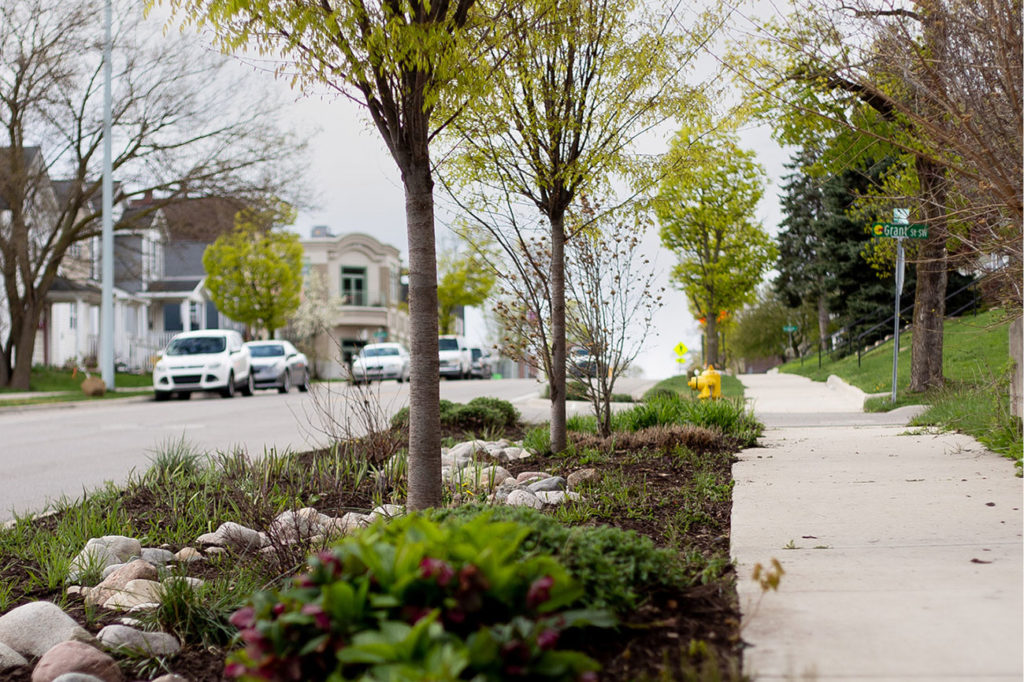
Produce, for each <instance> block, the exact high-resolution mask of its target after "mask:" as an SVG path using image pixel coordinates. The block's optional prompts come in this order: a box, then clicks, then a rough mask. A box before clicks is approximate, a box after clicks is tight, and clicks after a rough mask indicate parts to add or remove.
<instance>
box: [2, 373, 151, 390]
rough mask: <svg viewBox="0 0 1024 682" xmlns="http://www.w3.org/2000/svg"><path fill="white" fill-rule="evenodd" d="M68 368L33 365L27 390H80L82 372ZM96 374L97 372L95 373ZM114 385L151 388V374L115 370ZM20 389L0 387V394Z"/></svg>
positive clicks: (119, 387)
mask: <svg viewBox="0 0 1024 682" xmlns="http://www.w3.org/2000/svg"><path fill="white" fill-rule="evenodd" d="M72 374H73V371H72V370H70V369H57V368H55V367H39V366H37V367H33V368H32V376H31V377H30V378H29V390H30V391H38V392H40V393H50V392H54V391H81V390H82V380H84V379H85V374H84V373H83V372H78V373H77V374H75V375H74V376H72ZM97 374H98V373H97ZM114 386H115V387H117V388H118V389H122V388H152V387H153V375H151V374H127V373H124V372H117V373H115V374H114ZM22 392H23V391H21V390H20V389H14V388H0V395H2V394H4V393H22Z"/></svg>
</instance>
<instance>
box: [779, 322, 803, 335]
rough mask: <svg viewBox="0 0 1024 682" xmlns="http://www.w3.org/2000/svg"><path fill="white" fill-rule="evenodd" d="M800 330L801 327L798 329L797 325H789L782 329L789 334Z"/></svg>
mask: <svg viewBox="0 0 1024 682" xmlns="http://www.w3.org/2000/svg"><path fill="white" fill-rule="evenodd" d="M799 328H800V327H797V326H796V325H795V324H787V325H786V326H785V327H783V328H782V331H784V332H786V333H787V334H792V333H793V332H795V331H796V330H797V329H799Z"/></svg>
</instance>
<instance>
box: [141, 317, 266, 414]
mask: <svg viewBox="0 0 1024 682" xmlns="http://www.w3.org/2000/svg"><path fill="white" fill-rule="evenodd" d="M253 389H254V386H253V376H252V371H251V370H250V360H249V350H248V349H247V348H246V347H245V346H244V345H243V344H242V335H241V334H239V333H238V332H236V331H233V330H230V329H205V330H203V331H197V332H185V333H183V334H178V335H177V336H175V337H174V338H173V339H171V342H170V343H169V344H167V348H165V349H164V352H163V353H162V354H161V355H160V359H159V360H158V361H157V363H156V367H154V368H153V392H154V394H155V395H156V399H157V400H167V399H168V398H170V397H171V394H172V393H175V394H177V395H178V396H179V397H182V398H188V397H189V396H190V395H191V394H192V393H193V392H195V391H216V392H217V393H220V394H221V395H222V396H224V397H225V398H231V397H233V396H234V395H235V391H236V390H240V391H241V392H242V394H243V395H252V394H253Z"/></svg>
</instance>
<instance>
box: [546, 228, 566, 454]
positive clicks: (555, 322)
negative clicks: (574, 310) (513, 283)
mask: <svg viewBox="0 0 1024 682" xmlns="http://www.w3.org/2000/svg"><path fill="white" fill-rule="evenodd" d="M550 279H551V282H550V284H551V377H550V383H551V450H552V451H553V452H562V451H564V450H565V448H566V445H567V442H568V437H567V435H566V425H565V225H564V215H563V214H561V213H555V214H553V215H552V216H551V277H550Z"/></svg>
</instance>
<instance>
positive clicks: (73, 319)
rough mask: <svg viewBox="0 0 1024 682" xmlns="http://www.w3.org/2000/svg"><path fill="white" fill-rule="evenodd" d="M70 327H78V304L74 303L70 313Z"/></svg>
mask: <svg viewBox="0 0 1024 682" xmlns="http://www.w3.org/2000/svg"><path fill="white" fill-rule="evenodd" d="M68 328H69V329H78V304H77V303H72V304H71V306H70V309H69V314H68Z"/></svg>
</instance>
